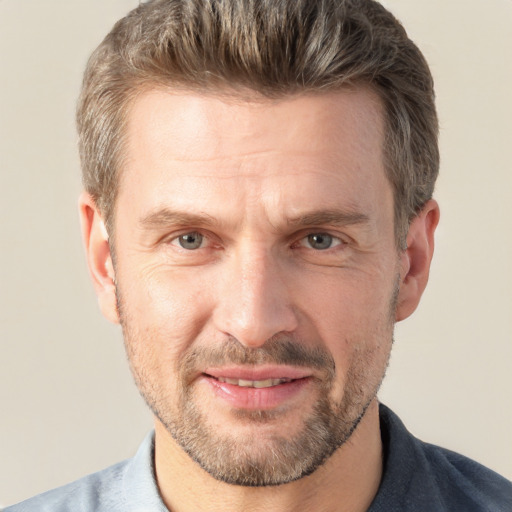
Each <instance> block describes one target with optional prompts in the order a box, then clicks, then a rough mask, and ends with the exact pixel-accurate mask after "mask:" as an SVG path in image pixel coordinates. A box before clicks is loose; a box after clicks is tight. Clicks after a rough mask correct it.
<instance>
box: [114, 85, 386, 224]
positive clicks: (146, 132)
mask: <svg viewBox="0 0 512 512" xmlns="http://www.w3.org/2000/svg"><path fill="white" fill-rule="evenodd" d="M382 112H383V109H382V105H381V102H380V99H379V98H378V96H377V95H376V94H374V93H373V92H372V91H371V90H369V89H346V90H342V91H337V92H330V93H323V94H316V95H312V94H310V95H300V96H292V97H286V98H283V99H278V100H270V99H261V98H255V99H252V100H247V99H246V98H245V99H243V100H242V99H241V98H239V97H226V96H213V95H205V94H198V93H192V92H180V93H173V92H169V91H166V90H153V91H149V92H146V93H144V94H141V95H140V96H139V98H138V99H137V100H136V101H135V102H134V104H133V105H132V108H131V110H130V112H129V116H128V123H127V142H128V144H127V154H126V155H125V156H126V157H127V158H126V160H125V166H124V168H123V170H122V174H121V182H120V187H119V199H121V198H122V197H124V198H125V200H127V201H129V204H131V205H138V206H140V207H141V209H146V210H148V209H155V208H158V207H159V206H165V205H169V204H170V203H172V207H176V208H181V209H187V208H191V207H194V208H202V207H203V206H204V208H206V209H208V208H210V209H212V208H213V207H214V206H216V207H217V210H220V209H221V207H222V209H223V210H224V211H226V212H228V211H229V205H232V206H233V207H235V206H236V207H237V208H238V210H243V209H247V208H248V205H251V204H253V205H254V204H255V203H258V202H261V203H262V205H263V203H265V204H264V206H265V207H267V210H269V211H270V210H272V211H273V212H274V213H273V215H275V216H278V215H279V214H281V213H282V214H283V215H289V216H294V215H297V214H299V215H300V211H294V210H301V209H304V208H306V207H307V205H308V204H310V203H311V209H318V208H319V207H321V206H323V207H325V208H331V209H332V208H337V207H338V206H339V205H340V203H341V204H343V206H346V207H350V208H352V209H356V207H357V208H359V206H360V205H361V203H365V204H366V207H367V208H370V209H371V208H372V207H373V206H375V203H376V199H378V198H379V196H389V184H388V182H387V179H386V178H385V172H384V164H383V138H384V137H383V124H384V122H383V114H382ZM227 202H229V204H227ZM201 205H203V206H201ZM283 209H284V210H286V211H284V210H283ZM146 213H147V212H146ZM207 213H210V212H207ZM365 214H366V212H365ZM268 215H270V214H268Z"/></svg>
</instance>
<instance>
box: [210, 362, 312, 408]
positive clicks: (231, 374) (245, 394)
mask: <svg viewBox="0 0 512 512" xmlns="http://www.w3.org/2000/svg"><path fill="white" fill-rule="evenodd" d="M201 380H202V381H204V382H205V383H207V384H208V385H209V386H208V387H209V389H210V390H211V391H212V392H213V395H214V397H215V398H217V399H219V400H220V401H221V403H223V404H225V405H228V406H230V407H234V408H236V409H246V410H269V409H275V408H277V407H279V406H283V405H285V404H290V403H291V402H292V401H293V400H296V399H297V398H298V396H299V395H301V394H302V393H304V391H305V389H306V388H308V387H309V386H310V385H311V384H312V381H313V378H312V375H311V373H310V372H308V371H307V370H304V369H297V368H280V367H272V368H270V367H267V368H249V369H247V368H240V367H239V368H220V369H208V370H207V371H206V372H205V373H203V374H202V376H201Z"/></svg>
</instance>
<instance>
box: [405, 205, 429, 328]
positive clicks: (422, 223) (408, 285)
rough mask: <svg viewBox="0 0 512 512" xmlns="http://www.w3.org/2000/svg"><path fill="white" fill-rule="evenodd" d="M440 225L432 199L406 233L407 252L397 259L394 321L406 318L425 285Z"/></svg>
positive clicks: (414, 306)
mask: <svg viewBox="0 0 512 512" xmlns="http://www.w3.org/2000/svg"><path fill="white" fill-rule="evenodd" d="M438 223H439V205H438V204H437V202H436V201H434V200H433V199H431V200H430V201H428V202H427V203H426V204H425V206H424V207H423V209H422V210H421V211H420V213H419V214H418V215H417V216H416V217H415V218H414V219H413V220H412V222H411V224H410V226H409V231H408V234H407V249H405V250H404V251H403V253H402V254H401V259H400V291H399V294H398V302H397V308H396V321H397V322H399V321H400V320H404V319H405V318H407V317H409V316H410V315H411V314H412V313H413V312H414V311H415V309H416V308H417V306H418V304H419V302H420V298H421V296H422V294H423V291H424V290H425V287H426V286H427V282H428V276H429V272H430V264H431V262H432V256H433V255H434V233H435V230H436V227H437V224H438Z"/></svg>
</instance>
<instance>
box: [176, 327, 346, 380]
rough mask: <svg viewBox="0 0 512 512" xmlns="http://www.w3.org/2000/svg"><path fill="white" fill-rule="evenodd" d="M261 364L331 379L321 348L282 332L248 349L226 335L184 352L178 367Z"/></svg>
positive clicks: (185, 370) (330, 363)
mask: <svg viewBox="0 0 512 512" xmlns="http://www.w3.org/2000/svg"><path fill="white" fill-rule="evenodd" d="M233 364H235V365H248V366H249V365H250V366H258V365H264V364H278V365H290V366H299V367H308V368H313V369H316V370H320V371H323V372H324V373H325V374H326V377H327V378H328V380H331V379H333V378H334V374H335V368H336V365H335V362H334V358H333V357H332V355H331V354H330V353H329V352H328V351H327V350H325V349H323V348H321V347H308V346H307V345H306V344H305V343H304V342H301V341H300V340H297V339H294V338H293V337H291V336H289V335H285V334H281V335H275V336H273V337H272V338H269V339H268V340H267V341H266V342H265V343H264V344H263V345H262V346H261V347H257V348H249V347H246V346H245V345H243V344H242V343H240V342H239V341H238V340H237V339H236V338H234V337H231V336H230V337H228V338H227V339H226V340H225V341H224V342H222V343H219V344H216V345H215V346H208V347H205V346H197V347H193V348H192V349H191V350H190V351H189V352H188V353H186V354H185V355H184V357H183V360H182V361H181V364H180V368H181V372H182V374H184V375H192V374H194V373H197V372H198V371H201V369H204V368H205V367H208V366H227V365H233Z"/></svg>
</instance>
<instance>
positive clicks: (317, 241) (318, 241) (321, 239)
mask: <svg viewBox="0 0 512 512" xmlns="http://www.w3.org/2000/svg"><path fill="white" fill-rule="evenodd" d="M341 243H342V242H341V240H340V239H339V238H336V237H334V236H331V235H329V234H328V233H311V234H310V235H308V236H307V237H305V238H304V239H303V240H302V245H307V246H309V247H311V248H312V249H315V250H317V251H325V250H326V249H330V248H331V247H335V246H336V245H340V244H341Z"/></svg>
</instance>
